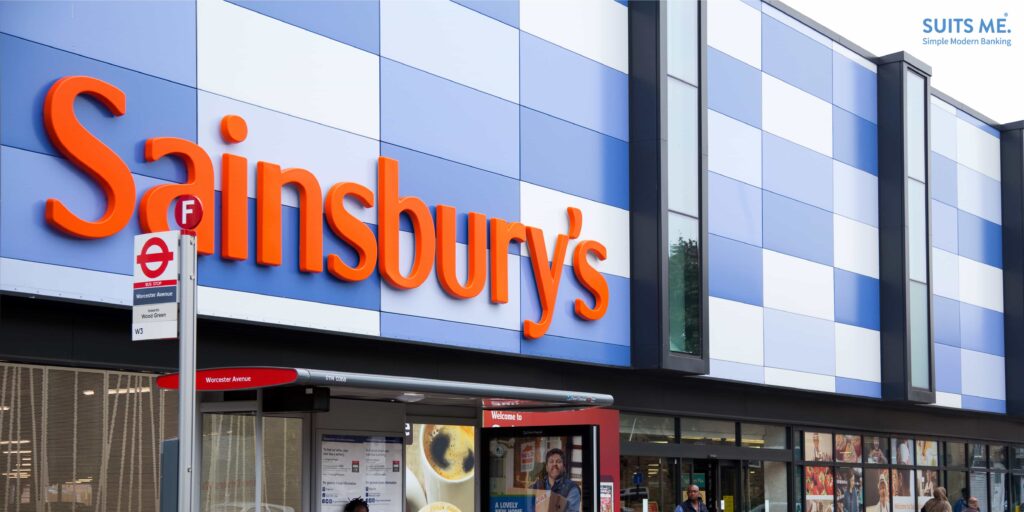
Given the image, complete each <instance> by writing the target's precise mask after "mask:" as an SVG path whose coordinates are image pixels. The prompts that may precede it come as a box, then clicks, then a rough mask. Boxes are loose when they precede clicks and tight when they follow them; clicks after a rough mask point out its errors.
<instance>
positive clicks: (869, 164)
mask: <svg viewBox="0 0 1024 512" xmlns="http://www.w3.org/2000/svg"><path fill="white" fill-rule="evenodd" d="M832 156H833V158H835V159H836V160H839V161H840V162H843V163H845V164H849V165H852V166H854V167H856V168H858V169H863V170H865V171H868V172H870V173H871V174H874V175H876V176H877V175H878V126H877V125H875V124H874V123H872V122H870V121H866V120H864V119H862V118H860V117H858V116H855V115H853V114H851V113H849V112H847V111H845V110H843V109H841V108H838V107H832Z"/></svg>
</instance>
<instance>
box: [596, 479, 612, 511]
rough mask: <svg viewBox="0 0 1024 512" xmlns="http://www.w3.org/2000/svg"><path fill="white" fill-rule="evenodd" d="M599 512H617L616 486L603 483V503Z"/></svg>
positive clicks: (610, 483)
mask: <svg viewBox="0 0 1024 512" xmlns="http://www.w3.org/2000/svg"><path fill="white" fill-rule="evenodd" d="M598 512H615V485H614V484H613V483H612V482H601V502H600V507H598Z"/></svg>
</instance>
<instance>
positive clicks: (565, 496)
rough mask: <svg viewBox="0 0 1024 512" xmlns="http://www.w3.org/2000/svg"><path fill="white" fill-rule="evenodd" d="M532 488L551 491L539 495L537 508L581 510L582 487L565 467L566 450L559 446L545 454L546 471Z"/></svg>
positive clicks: (557, 511) (561, 511) (562, 511)
mask: <svg viewBox="0 0 1024 512" xmlns="http://www.w3.org/2000/svg"><path fill="white" fill-rule="evenodd" d="M530 489H540V490H545V491H550V492H549V493H547V495H546V496H544V495H538V496H537V504H536V505H537V508H536V510H547V511H548V512H580V500H581V494H580V488H579V486H578V485H576V482H573V481H572V479H571V478H569V474H568V471H566V469H565V452H563V451H562V450H561V449H559V448H552V449H550V450H548V452H547V454H545V455H544V472H543V473H542V474H541V475H540V477H539V478H537V481H536V482H534V483H533V485H531V486H530ZM562 502H564V505H562Z"/></svg>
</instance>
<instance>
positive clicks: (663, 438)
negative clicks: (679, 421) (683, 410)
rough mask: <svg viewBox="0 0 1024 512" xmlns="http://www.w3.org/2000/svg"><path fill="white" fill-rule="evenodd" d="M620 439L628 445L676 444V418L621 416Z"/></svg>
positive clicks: (636, 415) (624, 414)
mask: <svg viewBox="0 0 1024 512" xmlns="http://www.w3.org/2000/svg"><path fill="white" fill-rule="evenodd" d="M619 438H620V440H621V441H623V442H626V443H663V444H664V443H674V442H675V439H676V424H675V418H672V417H669V416H642V415H639V414H626V413H623V414H621V415H619Z"/></svg>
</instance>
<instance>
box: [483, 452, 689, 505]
mask: <svg viewBox="0 0 1024 512" xmlns="http://www.w3.org/2000/svg"><path fill="white" fill-rule="evenodd" d="M619 468H620V474H619V478H620V480H619V481H620V482H622V488H623V490H622V492H621V493H620V501H621V509H622V510H623V511H627V512H655V511H656V512H671V511H672V510H673V509H674V508H675V506H676V496H677V491H676V486H675V482H676V480H677V479H676V477H675V474H674V468H673V466H672V464H671V462H670V460H669V459H665V458H660V457H629V456H624V457H621V458H620V459H619ZM645 500H646V501H647V511H644V509H643V505H644V501H645ZM470 510H472V509H470Z"/></svg>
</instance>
